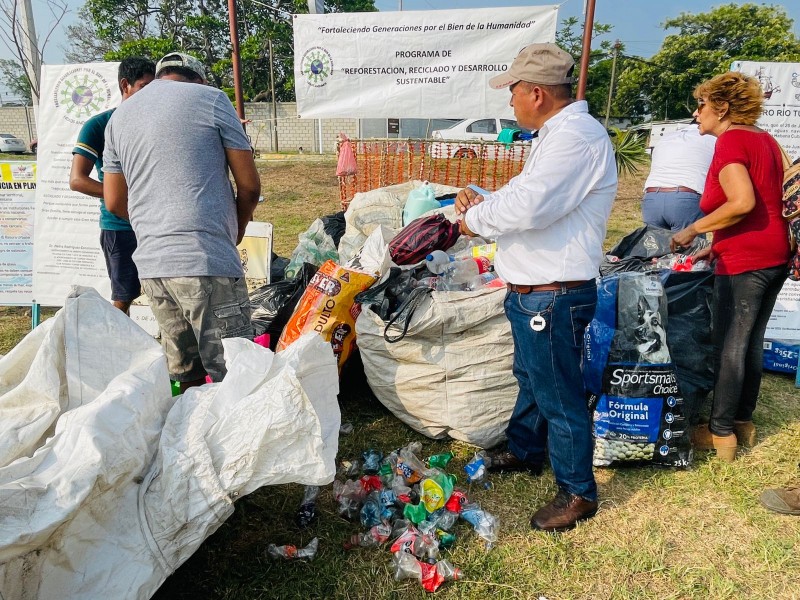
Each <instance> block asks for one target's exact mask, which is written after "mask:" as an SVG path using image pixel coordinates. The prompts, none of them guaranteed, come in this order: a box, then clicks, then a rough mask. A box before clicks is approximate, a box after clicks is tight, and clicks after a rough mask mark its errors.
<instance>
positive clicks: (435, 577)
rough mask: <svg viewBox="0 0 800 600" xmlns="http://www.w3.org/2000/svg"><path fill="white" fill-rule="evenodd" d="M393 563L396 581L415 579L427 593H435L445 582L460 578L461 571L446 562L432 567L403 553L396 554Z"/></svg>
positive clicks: (443, 561)
mask: <svg viewBox="0 0 800 600" xmlns="http://www.w3.org/2000/svg"><path fill="white" fill-rule="evenodd" d="M393 563H394V578H395V579H396V580H398V581H400V580H401V579H416V580H417V581H419V582H420V583H421V584H422V587H423V588H424V589H425V591H427V592H435V591H436V590H437V589H439V587H440V586H441V585H442V584H443V583H444V582H445V581H455V580H457V579H460V578H461V576H462V575H461V570H460V569H456V568H455V567H454V566H453V565H452V564H451V563H450V562H449V561H447V560H440V561H439V562H437V563H436V564H435V565H432V564H429V563H424V562H420V561H418V560H417V559H416V558H414V557H413V556H412V555H410V554H407V553H405V552H396V553H395V554H394V558H393Z"/></svg>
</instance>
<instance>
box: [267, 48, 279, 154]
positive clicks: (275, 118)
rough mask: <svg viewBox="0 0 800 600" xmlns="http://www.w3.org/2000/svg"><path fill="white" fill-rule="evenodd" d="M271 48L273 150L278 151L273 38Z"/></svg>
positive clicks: (270, 79)
mask: <svg viewBox="0 0 800 600" xmlns="http://www.w3.org/2000/svg"><path fill="white" fill-rule="evenodd" d="M267 47H268V48H269V89H270V94H271V95H272V148H273V152H277V151H278V101H277V100H276V99H275V71H274V68H273V63H272V38H271V37H270V38H267Z"/></svg>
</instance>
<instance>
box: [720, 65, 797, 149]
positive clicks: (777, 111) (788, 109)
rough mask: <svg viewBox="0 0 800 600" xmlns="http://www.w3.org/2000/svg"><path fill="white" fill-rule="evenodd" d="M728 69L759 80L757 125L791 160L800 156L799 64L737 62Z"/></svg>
mask: <svg viewBox="0 0 800 600" xmlns="http://www.w3.org/2000/svg"><path fill="white" fill-rule="evenodd" d="M731 70H732V71H741V72H742V73H744V74H745V75H750V76H752V77H755V78H756V79H758V81H759V83H760V84H761V89H762V90H764V111H763V113H762V115H761V118H760V119H759V120H758V123H757V124H758V126H759V127H762V128H763V129H766V130H767V131H769V132H770V133H771V134H772V136H773V137H774V138H775V139H776V140H778V142H779V143H780V144H781V146H783V147H784V149H785V150H786V152H787V153H788V154H789V156H791V157H792V158H793V159H796V158H798V157H800V64H798V63H774V62H751V61H736V62H734V63H733V64H732V65H731Z"/></svg>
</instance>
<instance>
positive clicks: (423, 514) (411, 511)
mask: <svg viewBox="0 0 800 600" xmlns="http://www.w3.org/2000/svg"><path fill="white" fill-rule="evenodd" d="M403 516H404V517H405V518H406V519H408V520H409V521H411V522H412V523H414V524H415V525H417V524H419V523H422V522H423V521H424V520H425V519H427V518H428V511H427V510H425V505H424V504H423V503H422V502H420V503H419V504H410V503H409V504H406V505H405V507H404V508H403Z"/></svg>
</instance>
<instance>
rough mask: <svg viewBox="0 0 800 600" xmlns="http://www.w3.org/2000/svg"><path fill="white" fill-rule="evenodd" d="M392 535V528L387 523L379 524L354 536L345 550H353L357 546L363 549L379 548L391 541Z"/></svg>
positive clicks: (347, 543) (345, 545)
mask: <svg viewBox="0 0 800 600" xmlns="http://www.w3.org/2000/svg"><path fill="white" fill-rule="evenodd" d="M391 534H392V527H391V525H388V524H386V523H379V524H378V525H375V526H373V527H371V528H370V530H369V531H366V532H364V533H356V534H354V535H353V536H352V537H351V538H350V540H349V541H348V542H345V544H344V549H345V550H351V549H352V548H355V547H357V546H360V547H361V548H378V547H380V546H382V545H383V544H385V543H386V542H387V541H388V540H389V536H390V535H391Z"/></svg>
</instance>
